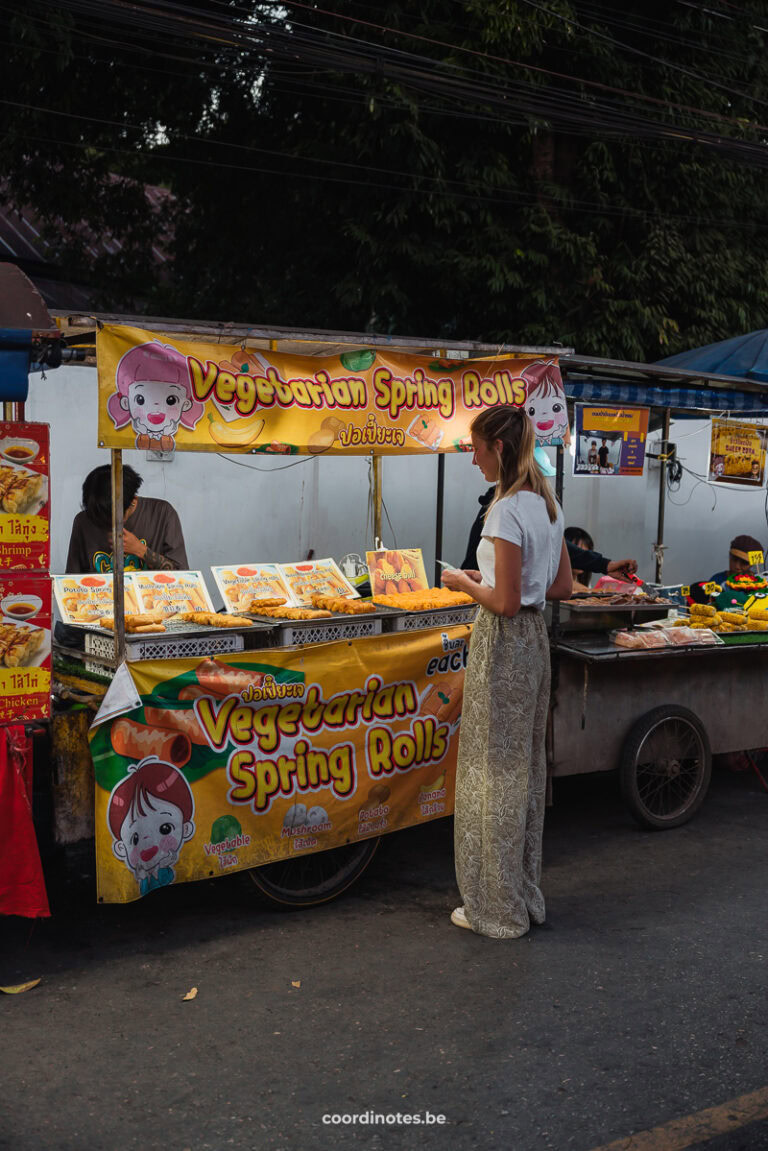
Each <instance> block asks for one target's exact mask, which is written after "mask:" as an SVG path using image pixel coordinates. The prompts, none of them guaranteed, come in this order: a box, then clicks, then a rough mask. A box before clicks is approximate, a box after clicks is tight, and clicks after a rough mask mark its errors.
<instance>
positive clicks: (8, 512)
mask: <svg viewBox="0 0 768 1151" xmlns="http://www.w3.org/2000/svg"><path fill="white" fill-rule="evenodd" d="M49 459H50V456H49V429H48V425H47V424H28V423H10V422H9V421H2V422H0V570H2V571H47V570H48V568H49V567H50V557H51V541H50V519H51V515H50V493H49Z"/></svg>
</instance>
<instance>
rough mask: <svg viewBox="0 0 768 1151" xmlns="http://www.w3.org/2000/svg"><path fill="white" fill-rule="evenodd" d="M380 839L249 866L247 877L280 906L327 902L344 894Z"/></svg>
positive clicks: (309, 905) (361, 871)
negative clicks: (261, 865)
mask: <svg viewBox="0 0 768 1151" xmlns="http://www.w3.org/2000/svg"><path fill="white" fill-rule="evenodd" d="M380 840H381V836H375V837H374V838H373V839H361V840H358V841H357V842H356V843H345V844H344V845H343V846H342V847H332V848H330V850H328V851H317V852H315V853H314V854H313V855H303V856H300V857H298V858H293V859H281V860H278V861H277V862H276V863H265V864H264V865H263V867H252V868H251V869H250V870H249V871H248V873H247V874H248V875H249V876H250V878H251V879H252V880H253V882H254V883H255V884H256V886H257V887H258V889H259V891H260V892H261V893H262V894H263V895H266V896H267V898H268V899H271V900H272V901H273V902H274V903H279V904H280V905H281V906H283V907H312V906H313V905H314V904H316V903H328V901H329V900H331V899H336V897H337V896H338V895H341V893H342V892H343V891H346V890H347V888H348V887H350V886H351V885H352V884H353V883H354V882H355V880H356V879H359V878H360V876H361V875H362V874H363V872H364V871H365V869H366V867H367V866H368V864H369V863H370V862H371V860H372V859H373V857H374V855H375V854H376V852H377V850H378V847H379V842H380Z"/></svg>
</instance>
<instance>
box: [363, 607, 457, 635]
mask: <svg viewBox="0 0 768 1151" xmlns="http://www.w3.org/2000/svg"><path fill="white" fill-rule="evenodd" d="M476 612H477V605H476V604H467V605H466V606H463V605H459V606H458V607H447V608H442V609H441V610H440V611H409V612H404V613H403V614H402V615H393V616H391V617H390V618H388V619H386V620H385V626H386V630H387V631H420V630H421V629H422V628H427V627H452V626H453V625H454V624H458V623H472V621H473V620H474V618H475V613H476Z"/></svg>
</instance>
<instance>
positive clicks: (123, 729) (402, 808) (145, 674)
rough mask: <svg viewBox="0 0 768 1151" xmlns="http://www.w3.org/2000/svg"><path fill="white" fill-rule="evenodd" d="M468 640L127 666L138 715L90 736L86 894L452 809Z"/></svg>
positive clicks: (246, 863) (414, 639)
mask: <svg viewBox="0 0 768 1151" xmlns="http://www.w3.org/2000/svg"><path fill="white" fill-rule="evenodd" d="M469 632H470V628H469V626H459V627H453V628H448V629H446V630H445V631H438V630H429V631H422V632H415V633H413V632H412V633H406V634H403V635H398V634H392V635H386V636H372V637H370V638H367V639H360V640H356V641H355V642H354V643H351V644H350V643H348V642H346V641H342V642H339V643H331V644H324V645H322V646H317V647H307V648H296V649H290V650H288V649H286V650H276V651H262V652H253V653H249V654H243V655H231V656H222V657H217V658H215V659H211V658H209V659H202V660H201V659H196V660H173V661H170V660H169V661H164V662H147V663H132V664H128V665H126V666H127V667H128V669H129V671H130V674H131V677H132V679H133V682H134V685H135V687H136V690H137V692H138V694H139V697H140V699H141V706H140V707H138V708H135V709H134V710H132V711H129V712H125V713H123V714H118V715H117V716H113V717H112V718H110V719H108V720H106V721H105V722H102V723H100V722H99V718H98V717H97V719H96V723H95V725H94V727H93V728H92V731H91V753H92V756H93V762H94V768H95V774H96V859H97V875H98V895H99V899H100V900H103V901H104V902H107V903H122V902H128V901H130V900H133V899H138V898H139V897H140V896H142V895H145V894H147V893H148V892H149V891H152V890H154V889H155V888H157V887H163V886H166V885H167V884H169V883H174V882H175V883H184V882H188V881H190V880H195V879H205V878H210V877H213V876H217V875H222V874H226V873H228V872H230V871H238V870H242V869H244V868H249V867H257V866H259V865H260V864H264V863H269V862H272V861H273V860H278V859H286V858H289V857H291V856H298V855H304V854H306V853H309V852H315V851H322V850H323V849H326V848H331V847H336V846H338V845H340V844H344V843H349V842H351V841H354V840H359V839H364V838H366V837H369V836H375V835H380V834H382V833H383V832H387V831H394V830H396V829H398V828H402V827H409V826H411V825H413V824H417V823H421V822H424V821H427V820H431V819H436V818H439V817H441V816H444V815H450V814H451V812H452V811H453V799H454V783H455V765H456V751H457V746H458V727H459V719H460V714H461V699H462V693H463V684H464V667H465V665H466V655H467V641H468V637H469ZM107 705H109V706H110V707H111V706H112V704H111V702H110V697H109V695H108V696H107V697H106V700H105V706H107Z"/></svg>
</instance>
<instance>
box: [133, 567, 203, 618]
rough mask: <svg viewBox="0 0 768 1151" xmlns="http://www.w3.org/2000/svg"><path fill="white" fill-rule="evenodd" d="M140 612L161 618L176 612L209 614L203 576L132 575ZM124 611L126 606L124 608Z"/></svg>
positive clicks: (178, 573)
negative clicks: (158, 615) (151, 613)
mask: <svg viewBox="0 0 768 1151" xmlns="http://www.w3.org/2000/svg"><path fill="white" fill-rule="evenodd" d="M131 574H132V584H133V588H134V590H135V592H136V598H137V599H138V601H139V611H141V612H144V613H148V612H155V613H158V612H159V613H160V614H161V615H164V616H166V615H175V614H176V612H181V611H183V612H210V613H211V614H213V604H212V603H211V597H210V595H209V594H208V588H207V587H206V584H205V580H204V578H203V573H202V572H199V571H159V572H132V573H131ZM125 610H126V611H128V607H127V605H126V609H125Z"/></svg>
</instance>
